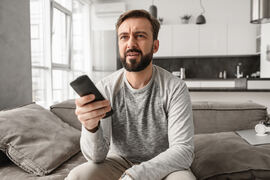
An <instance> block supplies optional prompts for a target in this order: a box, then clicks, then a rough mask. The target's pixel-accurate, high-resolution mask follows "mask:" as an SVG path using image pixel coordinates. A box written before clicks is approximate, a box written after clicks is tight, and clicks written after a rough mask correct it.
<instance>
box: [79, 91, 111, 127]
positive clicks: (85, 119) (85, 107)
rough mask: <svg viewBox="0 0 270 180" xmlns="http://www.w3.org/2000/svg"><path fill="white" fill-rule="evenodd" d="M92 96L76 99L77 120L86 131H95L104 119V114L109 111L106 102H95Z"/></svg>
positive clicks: (107, 102)
mask: <svg viewBox="0 0 270 180" xmlns="http://www.w3.org/2000/svg"><path fill="white" fill-rule="evenodd" d="M94 99H95V97H94V95H93V94H90V95H87V96H83V97H80V98H78V99H76V101H75V104H76V110H75V114H76V115H77V118H78V120H79V121H80V122H81V123H82V124H83V125H84V127H85V128H86V129H88V130H92V129H95V128H96V127H97V126H98V123H99V121H100V119H102V118H103V117H105V115H106V113H107V112H109V111H110V110H111V106H110V102H109V101H108V100H103V101H95V102H93V101H94Z"/></svg>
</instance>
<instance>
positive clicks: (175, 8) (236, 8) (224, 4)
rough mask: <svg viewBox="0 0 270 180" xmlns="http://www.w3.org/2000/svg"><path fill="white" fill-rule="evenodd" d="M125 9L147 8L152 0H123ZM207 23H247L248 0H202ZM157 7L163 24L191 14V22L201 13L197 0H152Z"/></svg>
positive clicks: (177, 22)
mask: <svg viewBox="0 0 270 180" xmlns="http://www.w3.org/2000/svg"><path fill="white" fill-rule="evenodd" d="M124 2H126V7H127V9H146V10H148V9H149V6H150V5H151V4H152V0H146V1H145V0H144V1H142V0H140V1H138V0H124ZM202 3H203V5H204V8H205V11H206V13H205V14H204V15H205V17H206V20H207V23H225V24H226V23H229V24H234V23H245V22H246V23H249V20H250V1H249V0H202ZM154 4H155V5H156V6H157V8H158V17H162V18H164V24H180V23H181V21H180V18H179V16H182V15H184V14H191V15H192V17H193V18H192V23H194V22H195V20H196V17H197V16H198V15H199V14H200V13H201V8H200V1H199V0H154Z"/></svg>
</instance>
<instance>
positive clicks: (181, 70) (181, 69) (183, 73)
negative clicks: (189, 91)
mask: <svg viewBox="0 0 270 180" xmlns="http://www.w3.org/2000/svg"><path fill="white" fill-rule="evenodd" d="M185 78H186V73H185V68H180V79H185Z"/></svg>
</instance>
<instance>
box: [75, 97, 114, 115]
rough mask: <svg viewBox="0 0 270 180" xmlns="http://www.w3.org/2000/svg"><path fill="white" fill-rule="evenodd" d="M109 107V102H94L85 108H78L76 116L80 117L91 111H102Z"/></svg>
mask: <svg viewBox="0 0 270 180" xmlns="http://www.w3.org/2000/svg"><path fill="white" fill-rule="evenodd" d="M108 106H110V102H109V101H108V100H103V101H96V102H92V103H90V104H86V105H84V106H77V107H76V112H75V113H76V115H80V114H83V113H87V112H90V111H94V110H98V109H102V108H105V107H108Z"/></svg>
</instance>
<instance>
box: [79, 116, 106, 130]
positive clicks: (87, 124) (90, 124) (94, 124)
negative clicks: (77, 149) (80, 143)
mask: <svg viewBox="0 0 270 180" xmlns="http://www.w3.org/2000/svg"><path fill="white" fill-rule="evenodd" d="M104 116H105V114H102V115H100V116H98V117H96V118H93V119H91V120H88V121H81V123H82V125H83V126H84V127H85V128H86V129H88V130H92V129H94V128H95V127H97V126H98V122H99V121H100V119H102V118H103V117H104Z"/></svg>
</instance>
